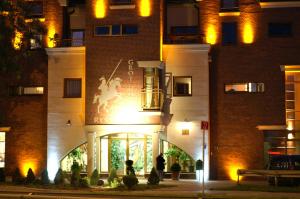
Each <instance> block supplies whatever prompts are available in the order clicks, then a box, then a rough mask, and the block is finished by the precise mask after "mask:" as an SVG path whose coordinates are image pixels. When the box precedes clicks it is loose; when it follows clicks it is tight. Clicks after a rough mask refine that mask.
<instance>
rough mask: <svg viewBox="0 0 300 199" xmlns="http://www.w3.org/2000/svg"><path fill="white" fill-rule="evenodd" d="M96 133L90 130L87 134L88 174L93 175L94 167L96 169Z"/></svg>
mask: <svg viewBox="0 0 300 199" xmlns="http://www.w3.org/2000/svg"><path fill="white" fill-rule="evenodd" d="M95 138H96V133H95V132H88V134H87V158H88V161H87V162H88V165H87V172H88V176H91V175H92V173H93V171H94V169H95V166H96V165H95V162H96V159H95V152H96V150H95V149H96V142H95V141H96V139H95Z"/></svg>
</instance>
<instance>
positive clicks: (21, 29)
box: [0, 0, 46, 75]
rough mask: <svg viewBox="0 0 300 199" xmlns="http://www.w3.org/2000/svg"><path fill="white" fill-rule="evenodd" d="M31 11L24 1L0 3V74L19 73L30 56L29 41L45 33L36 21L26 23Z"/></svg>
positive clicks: (8, 0) (3, 0) (6, 0)
mask: <svg viewBox="0 0 300 199" xmlns="http://www.w3.org/2000/svg"><path fill="white" fill-rule="evenodd" d="M32 9H33V8H32V7H31V6H30V4H29V3H26V1H25V0H14V1H12V0H1V1H0V30H1V31H0V43H1V48H0V72H1V71H2V72H17V73H20V70H21V68H20V66H21V65H24V62H26V61H27V60H29V59H30V56H31V55H32V54H31V51H30V39H34V38H35V36H36V35H39V34H42V35H43V34H45V33H46V29H45V28H44V26H43V25H42V23H41V22H40V21H39V20H38V19H33V20H32V21H31V22H26V19H27V18H28V16H30V12H31V11H32ZM16 38H17V39H16ZM37 41H38V40H37ZM38 42H39V41H38ZM19 75H20V74H19Z"/></svg>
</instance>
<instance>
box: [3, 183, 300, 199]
mask: <svg viewBox="0 0 300 199" xmlns="http://www.w3.org/2000/svg"><path fill="white" fill-rule="evenodd" d="M140 183H141V184H144V183H146V181H145V180H143V179H142V180H140ZM263 183H265V182H264V181H259V182H257V181H255V182H253V181H250V182H243V184H263ZM161 184H162V185H169V187H162V188H159V189H152V190H143V191H111V190H105V189H102V188H101V189H100V188H95V189H80V190H73V189H72V190H66V189H43V188H31V187H25V186H12V185H0V194H5V193H18V194H26V195H27V194H29V193H33V194H37V195H38V194H42V195H52V196H53V195H59V196H75V197H79V198H83V197H95V196H99V197H100V196H136V197H142V196H144V197H156V198H198V196H199V193H201V183H199V182H196V181H195V180H180V181H172V180H165V181H163V182H161ZM233 185H235V182H231V181H210V182H208V183H206V186H205V188H206V191H205V193H206V194H207V196H209V198H255V199H260V198H261V199H263V198H272V199H277V198H278V199H279V198H281V199H285V198H286V199H294V198H295V199H297V198H299V199H300V193H271V192H258V191H215V190H210V189H212V188H226V187H230V186H233ZM60 198H62V197H60Z"/></svg>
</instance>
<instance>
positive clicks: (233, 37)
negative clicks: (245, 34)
mask: <svg viewBox="0 0 300 199" xmlns="http://www.w3.org/2000/svg"><path fill="white" fill-rule="evenodd" d="M236 42H237V23H236V22H223V23H222V44H223V45H232V44H236Z"/></svg>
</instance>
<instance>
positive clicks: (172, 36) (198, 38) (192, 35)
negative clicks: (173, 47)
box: [165, 26, 205, 44]
mask: <svg viewBox="0 0 300 199" xmlns="http://www.w3.org/2000/svg"><path fill="white" fill-rule="evenodd" d="M204 42H205V37H204V35H203V34H200V33H199V31H198V26H173V27H171V30H170V33H169V34H168V35H167V37H166V38H165V43H171V44H193V43H198V44H199V43H200V44H202V43H204Z"/></svg>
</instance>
